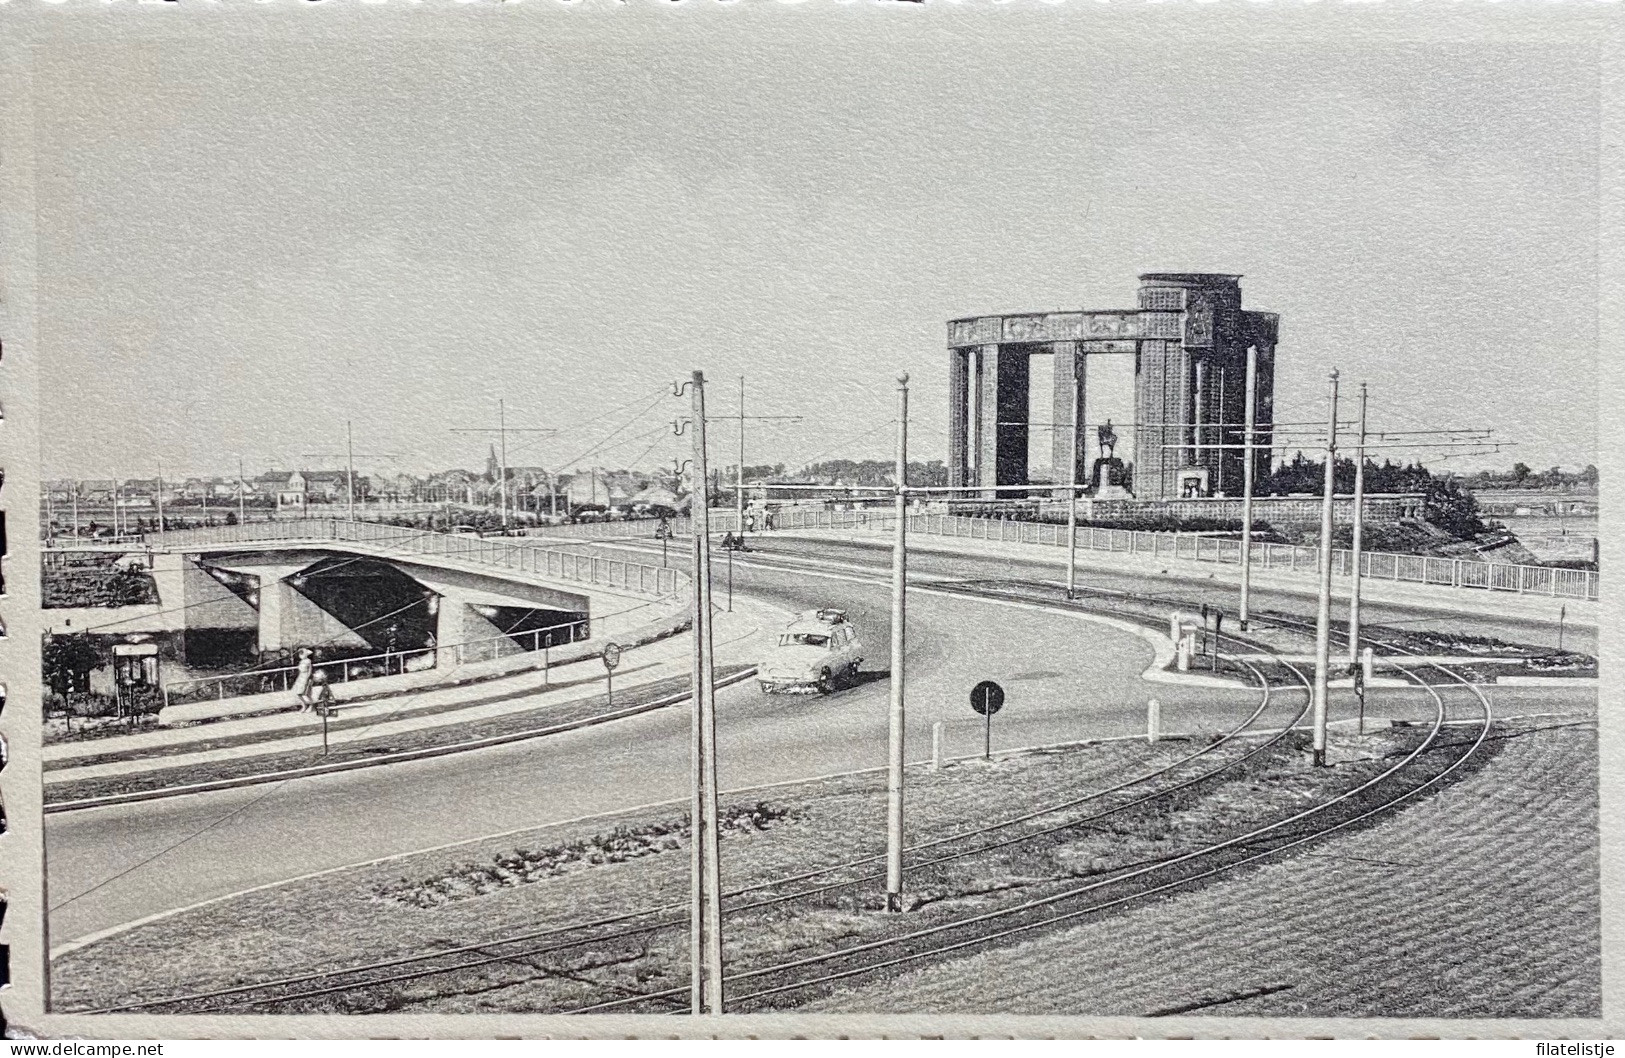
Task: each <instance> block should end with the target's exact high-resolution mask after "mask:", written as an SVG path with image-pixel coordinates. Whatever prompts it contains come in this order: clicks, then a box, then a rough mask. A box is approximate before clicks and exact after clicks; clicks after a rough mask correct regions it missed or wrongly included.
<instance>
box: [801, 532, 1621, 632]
mask: <svg viewBox="0 0 1625 1058" xmlns="http://www.w3.org/2000/svg"><path fill="white" fill-rule="evenodd" d="M771 535H773V536H777V537H785V538H792V539H805V540H836V541H843V542H850V543H873V542H874V541H875V540H877V539H882V538H884V537H885V536H886V534H883V533H880V532H853V531H852V530H850V529H776V530H774V531H773V532H772V534H771ZM909 548H910V550H915V551H921V552H929V553H933V554H942V555H973V556H978V557H987V556H994V557H1003V558H1013V559H1020V560H1022V561H1026V562H1038V563H1042V564H1044V565H1050V566H1055V567H1057V568H1060V569H1065V567H1066V548H1064V547H1056V546H1054V545H1051V544H1026V543H1016V542H1014V541H1004V540H979V539H975V538H970V537H952V536H936V535H934V534H923V533H920V534H912V535H910V537H909ZM1077 563H1078V568H1080V569H1090V568H1093V569H1105V570H1109V571H1112V572H1139V573H1145V574H1146V575H1148V576H1172V577H1180V578H1183V579H1187V580H1207V581H1212V582H1215V583H1219V584H1234V585H1237V586H1238V588H1239V586H1240V584H1241V567H1240V566H1239V565H1230V564H1227V563H1219V562H1195V561H1192V560H1190V559H1176V558H1174V557H1173V556H1171V555H1161V556H1153V555H1148V554H1145V553H1144V552H1131V551H1094V550H1089V549H1085V548H1079V549H1078V552H1077ZM1251 572H1252V583H1253V587H1254V588H1257V589H1267V590H1269V591H1275V592H1283V593H1286V594H1290V595H1298V596H1302V597H1304V598H1309V599H1312V598H1315V597H1316V595H1317V594H1318V587H1317V584H1316V580H1315V578H1314V577H1313V576H1306V575H1302V574H1298V575H1294V574H1291V573H1282V572H1280V571H1277V570H1267V569H1262V568H1260V567H1259V566H1257V565H1256V564H1255V565H1254V566H1253V568H1252V571H1251ZM1348 591H1349V579H1348V578H1347V577H1334V578H1333V579H1332V594H1333V597H1334V598H1338V599H1341V598H1346V597H1347V595H1348ZM1360 598H1361V599H1362V600H1363V601H1365V602H1374V603H1387V604H1389V605H1394V606H1411V607H1417V608H1419V609H1426V610H1436V611H1437V610H1442V611H1448V612H1452V613H1462V614H1474V615H1479V614H1483V613H1484V612H1485V611H1486V610H1492V611H1494V612H1495V613H1496V614H1499V615H1500V616H1503V617H1509V618H1518V619H1523V620H1527V621H1540V622H1547V623H1550V624H1552V625H1556V624H1557V623H1558V620H1559V612H1560V610H1562V611H1566V613H1565V617H1564V619H1565V620H1566V621H1567V622H1568V623H1569V624H1571V625H1584V626H1587V627H1591V628H1595V627H1596V626H1597V621H1598V612H1599V611H1598V603H1597V602H1596V601H1592V600H1585V599H1568V598H1559V597H1553V596H1547V595H1519V594H1518V593H1516V592H1507V591H1490V590H1488V589H1484V588H1452V587H1450V586H1448V585H1437V584H1420V583H1415V582H1410V581H1391V580H1381V579H1374V578H1370V577H1365V578H1362V579H1361V581H1360Z"/></svg>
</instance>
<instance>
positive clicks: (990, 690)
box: [970, 680, 1004, 716]
mask: <svg viewBox="0 0 1625 1058" xmlns="http://www.w3.org/2000/svg"><path fill="white" fill-rule="evenodd" d="M970 707H971V708H972V709H974V710H976V711H977V712H978V713H979V714H981V715H982V716H992V715H993V714H994V713H996V712H998V711H999V710H1000V709H1003V708H1004V688H1003V687H1000V686H999V685H998V684H996V683H994V682H993V681H992V680H983V681H982V682H981V683H978V684H977V685H976V686H974V687H972V688H971V689H970Z"/></svg>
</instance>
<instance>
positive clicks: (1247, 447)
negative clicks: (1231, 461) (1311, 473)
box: [1239, 345, 1258, 632]
mask: <svg viewBox="0 0 1625 1058" xmlns="http://www.w3.org/2000/svg"><path fill="white" fill-rule="evenodd" d="M1257 417H1258V348H1257V347H1256V346H1252V345H1249V346H1248V347H1247V403H1246V412H1245V422H1243V423H1242V438H1241V450H1242V464H1243V465H1242V469H1241V612H1240V614H1239V618H1240V621H1241V630H1242V631H1243V632H1245V631H1247V620H1248V618H1249V617H1250V616H1251V614H1252V610H1251V605H1252V591H1253V575H1252V574H1253V474H1254V471H1253V454H1254V453H1253V445H1254V444H1255V443H1256V442H1255V439H1254V436H1253V435H1254V432H1255V429H1256V426H1257V423H1256V422H1255V420H1256V419H1257Z"/></svg>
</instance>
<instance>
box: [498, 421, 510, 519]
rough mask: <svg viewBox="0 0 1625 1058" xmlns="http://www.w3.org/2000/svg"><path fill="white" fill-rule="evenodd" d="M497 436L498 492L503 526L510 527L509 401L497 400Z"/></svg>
mask: <svg viewBox="0 0 1625 1058" xmlns="http://www.w3.org/2000/svg"><path fill="white" fill-rule="evenodd" d="M497 436H498V438H500V441H501V443H500V446H499V447H500V448H501V449H502V487H501V489H500V490H498V492H497V496H498V498H499V501H500V502H501V504H502V528H504V529H506V528H508V406H507V401H506V400H504V399H501V398H499V399H498V400H497Z"/></svg>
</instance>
